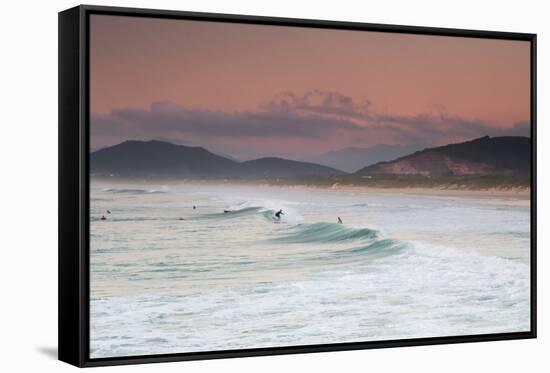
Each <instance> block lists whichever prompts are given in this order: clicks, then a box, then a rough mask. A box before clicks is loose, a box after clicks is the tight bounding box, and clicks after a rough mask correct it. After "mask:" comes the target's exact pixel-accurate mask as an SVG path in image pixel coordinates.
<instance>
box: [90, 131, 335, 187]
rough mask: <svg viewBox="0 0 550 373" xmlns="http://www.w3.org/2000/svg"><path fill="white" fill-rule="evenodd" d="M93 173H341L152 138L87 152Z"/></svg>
mask: <svg viewBox="0 0 550 373" xmlns="http://www.w3.org/2000/svg"><path fill="white" fill-rule="evenodd" d="M90 172H91V174H92V175H94V176H121V177H199V178H200V177H208V178H210V177H290V176H308V175H335V174H343V172H341V171H339V170H335V169H333V168H330V167H326V166H321V165H318V164H313V163H306V162H297V161H291V160H287V159H282V158H261V159H256V160H252V161H247V162H238V161H235V160H231V159H228V158H225V157H222V156H220V155H217V154H214V153H212V152H210V151H208V150H206V149H204V148H202V147H192V146H185V145H175V144H172V143H168V142H164V141H158V140H152V141H125V142H123V143H120V144H118V145H115V146H112V147H109V148H104V149H101V150H98V151H96V152H93V153H92V154H91V155H90Z"/></svg>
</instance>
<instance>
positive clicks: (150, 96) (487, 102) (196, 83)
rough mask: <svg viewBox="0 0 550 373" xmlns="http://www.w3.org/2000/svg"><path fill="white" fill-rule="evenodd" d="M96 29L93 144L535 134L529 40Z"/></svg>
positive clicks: (364, 142) (307, 145)
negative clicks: (153, 140) (531, 120)
mask: <svg viewBox="0 0 550 373" xmlns="http://www.w3.org/2000/svg"><path fill="white" fill-rule="evenodd" d="M90 39H91V55H90V61H91V63H90V66H91V74H90V76H91V111H92V128H91V132H92V147H100V146H106V145H113V144H115V143H118V142H120V141H124V140H126V139H150V138H165V139H173V140H175V141H179V142H182V143H188V144H192V145H202V146H205V147H206V148H215V149H217V150H222V151H226V152H229V153H230V154H231V152H234V153H240V154H237V155H240V156H243V157H252V156H255V155H285V154H287V155H288V156H292V157H300V156H302V155H306V154H314V153H321V152H324V151H328V150H334V149H339V148H344V147H348V146H362V147H366V146H371V145H375V144H378V143H386V144H399V143H415V142H416V143H423V144H426V145H431V144H433V145H437V144H443V143H447V142H452V141H461V140H465V139H469V138H473V137H477V136H483V135H493V136H496V135H506V134H524V135H527V132H528V126H529V116H530V115H529V113H530V101H529V100H530V95H529V89H530V86H529V84H530V76H529V74H530V70H529V69H530V55H529V43H528V42H524V41H508V40H490V39H473V38H459V37H441V36H423V35H408V34H391V33H379V32H363V31H344V30H325V29H314V28H297V27H280V26H264V25H244V24H232V23H212V22H197V21H183V20H167V19H152V18H138V17H115V16H99V15H93V16H92V17H91V37H90ZM264 130H265V131H264ZM243 148H246V149H247V150H246V151H243ZM245 153H247V154H248V155H247V154H245Z"/></svg>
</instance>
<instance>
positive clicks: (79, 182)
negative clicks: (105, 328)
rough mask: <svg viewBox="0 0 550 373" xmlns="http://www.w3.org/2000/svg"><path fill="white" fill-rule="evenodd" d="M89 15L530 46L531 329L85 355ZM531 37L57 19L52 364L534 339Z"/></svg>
mask: <svg viewBox="0 0 550 373" xmlns="http://www.w3.org/2000/svg"><path fill="white" fill-rule="evenodd" d="M93 14H103V15H117V16H132V17H154V18H169V19H182V20H201V21H223V22H230V23H248V24H259V25H280V26H295V27H314V28H324V29H344V30H363V31H378V32H390V33H406V34H422V35H440V36H460V37H469V38H488V39H506V40H522V41H527V42H529V43H530V46H531V83H530V84H531V118H530V119H531V139H532V141H531V143H532V153H531V256H530V258H531V261H530V266H531V287H530V289H531V294H530V295H531V298H530V300H531V310H530V311H531V328H530V331H526V332H515V333H498V334H483V335H465V336H444V337H435V338H414V339H405V340H385V341H370V342H353V343H334V344H320V345H307V346H288V347H275V348H253V349H243V350H226V351H209V352H194V353H176V354H161V355H143V356H121V357H113V358H93V359H92V358H90V357H89V356H90V355H89V347H90V346H89V344H90V341H89V327H90V320H89V317H90V315H89V208H90V206H89V193H90V191H89V172H88V170H89V120H90V116H89V36H90V35H89V17H90V15H93ZM536 41H537V36H536V34H528V33H511V32H494V31H479V30H460V29H449V28H433V27H417V26H397V25H384V24H369V23H356V22H339V21H338V22H337V21H321V20H309V19H292V18H273V17H258V16H241V15H229V14H212V13H196V12H182V11H170V10H153V9H136V8H120V7H104V6H89V5H81V6H77V7H74V8H71V9H68V10H65V11H62V12H60V13H59V40H58V42H59V247H58V260H59V274H58V275H59V289H58V290H59V303H58V304H59V319H58V323H59V327H58V328H59V333H58V340H59V360H61V361H64V362H66V363H69V364H72V365H76V366H78V367H93V366H104V365H122V364H138V363H153V362H172V361H185V360H197V359H219V358H234V357H248V356H262V355H282V354H296V353H312V352H326V351H341V350H359V349H370V348H387V347H402V346H420V345H436V344H450V343H463V342H483V341H497V340H512V339H526V338H536V330H537V281H536V277H537V250H536V242H537V232H536V228H537V225H536V208H537V203H536V185H537V173H536V170H537V168H536V119H537V118H536V102H537V89H536V70H537V65H536Z"/></svg>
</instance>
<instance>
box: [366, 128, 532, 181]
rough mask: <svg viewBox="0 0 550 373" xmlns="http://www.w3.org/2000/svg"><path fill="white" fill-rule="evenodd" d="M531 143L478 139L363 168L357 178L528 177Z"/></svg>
mask: <svg viewBox="0 0 550 373" xmlns="http://www.w3.org/2000/svg"><path fill="white" fill-rule="evenodd" d="M530 170H531V139H530V138H528V137H519V136H505V137H489V136H485V137H481V138H478V139H475V140H472V141H467V142H463V143H459V144H449V145H445V146H440V147H436V148H429V149H424V150H422V151H417V152H415V153H413V154H410V155H407V156H404V157H401V158H397V159H395V160H393V161H388V162H379V163H376V164H374V165H371V166H367V167H364V168H362V169H360V170H359V171H357V172H356V174H358V175H425V176H448V175H529V174H530Z"/></svg>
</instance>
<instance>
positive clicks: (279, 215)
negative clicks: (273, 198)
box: [275, 210, 284, 220]
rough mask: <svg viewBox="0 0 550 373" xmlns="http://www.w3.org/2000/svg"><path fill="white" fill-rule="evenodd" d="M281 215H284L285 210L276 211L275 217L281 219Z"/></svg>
mask: <svg viewBox="0 0 550 373" xmlns="http://www.w3.org/2000/svg"><path fill="white" fill-rule="evenodd" d="M281 215H284V214H283V210H279V211H277V212H276V213H275V217H277V219H279V220H281Z"/></svg>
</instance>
